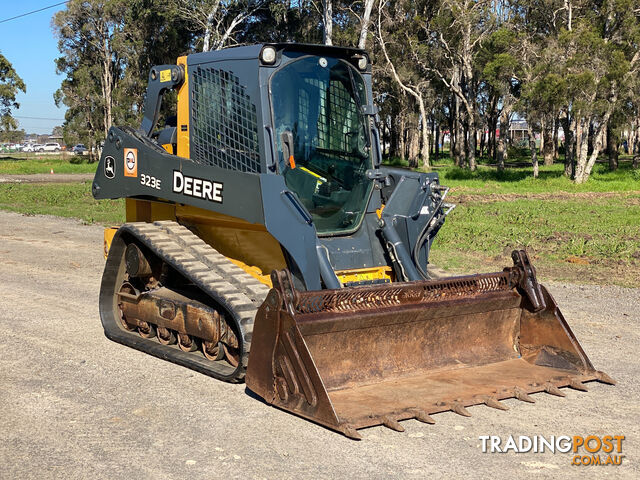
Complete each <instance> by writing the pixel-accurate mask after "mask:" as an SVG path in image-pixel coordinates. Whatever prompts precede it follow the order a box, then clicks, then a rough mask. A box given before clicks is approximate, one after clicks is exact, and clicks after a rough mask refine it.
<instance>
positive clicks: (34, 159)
mask: <svg viewBox="0 0 640 480" xmlns="http://www.w3.org/2000/svg"><path fill="white" fill-rule="evenodd" d="M96 166H97V163H95V162H94V163H89V157H86V156H83V155H70V154H64V155H39V156H36V154H33V153H11V154H7V155H1V156H0V175H2V174H4V175H30V174H33V173H50V172H51V169H53V171H54V173H94V172H95V171H96Z"/></svg>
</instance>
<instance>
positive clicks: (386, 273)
mask: <svg viewBox="0 0 640 480" xmlns="http://www.w3.org/2000/svg"><path fill="white" fill-rule="evenodd" d="M336 275H337V277H338V280H340V282H341V283H350V282H365V281H372V280H386V281H389V282H391V281H392V280H393V279H392V277H391V275H392V270H391V268H390V267H371V268H357V269H353V270H338V271H337V272H336Z"/></svg>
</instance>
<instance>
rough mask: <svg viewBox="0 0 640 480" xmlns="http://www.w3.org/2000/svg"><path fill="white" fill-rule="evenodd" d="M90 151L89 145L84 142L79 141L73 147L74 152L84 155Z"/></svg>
mask: <svg viewBox="0 0 640 480" xmlns="http://www.w3.org/2000/svg"><path fill="white" fill-rule="evenodd" d="M88 151H89V149H88V148H87V147H85V146H84V145H83V144H82V143H79V144H78V145H76V146H75V147H73V149H72V152H73V153H75V154H76V155H84V154H86V153H87V152H88Z"/></svg>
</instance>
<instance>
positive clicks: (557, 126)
mask: <svg viewBox="0 0 640 480" xmlns="http://www.w3.org/2000/svg"><path fill="white" fill-rule="evenodd" d="M558 130H560V115H556V116H555V118H554V119H553V158H552V160H551V162H552V163H553V162H557V161H558Z"/></svg>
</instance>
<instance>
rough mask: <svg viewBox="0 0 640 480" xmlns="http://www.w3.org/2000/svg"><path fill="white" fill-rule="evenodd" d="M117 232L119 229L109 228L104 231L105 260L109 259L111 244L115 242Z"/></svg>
mask: <svg viewBox="0 0 640 480" xmlns="http://www.w3.org/2000/svg"><path fill="white" fill-rule="evenodd" d="M117 231H118V227H107V228H105V229H104V258H107V256H108V255H109V249H110V248H111V242H112V241H113V236H114V235H115V234H116V232H117Z"/></svg>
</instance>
